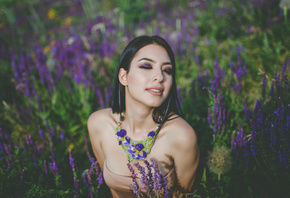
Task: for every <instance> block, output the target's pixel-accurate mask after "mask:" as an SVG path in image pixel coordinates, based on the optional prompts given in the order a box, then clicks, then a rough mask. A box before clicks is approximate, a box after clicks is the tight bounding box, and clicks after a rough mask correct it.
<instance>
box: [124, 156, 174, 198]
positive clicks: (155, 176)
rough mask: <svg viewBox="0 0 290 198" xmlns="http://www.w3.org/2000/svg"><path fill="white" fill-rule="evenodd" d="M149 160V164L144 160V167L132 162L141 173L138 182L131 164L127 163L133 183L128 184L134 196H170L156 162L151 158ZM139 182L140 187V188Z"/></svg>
mask: <svg viewBox="0 0 290 198" xmlns="http://www.w3.org/2000/svg"><path fill="white" fill-rule="evenodd" d="M150 161H151V164H150V162H148V161H147V160H144V163H145V164H146V168H145V167H143V166H141V165H140V164H139V163H134V166H135V167H136V168H137V169H138V172H139V174H140V175H141V178H140V182H139V181H138V180H137V173H136V172H135V170H134V169H133V167H132V166H131V164H130V163H128V164H127V165H128V168H129V170H130V171H131V173H132V181H133V184H131V185H130V188H131V190H132V191H133V193H134V195H136V197H165V198H166V197H170V193H169V188H168V186H167V182H166V179H165V177H164V176H163V175H162V173H161V171H160V169H159V168H158V163H157V162H156V161H155V160H154V159H152V158H151V159H150ZM146 169H147V171H146ZM140 184H141V186H142V188H140V187H141V186H140Z"/></svg>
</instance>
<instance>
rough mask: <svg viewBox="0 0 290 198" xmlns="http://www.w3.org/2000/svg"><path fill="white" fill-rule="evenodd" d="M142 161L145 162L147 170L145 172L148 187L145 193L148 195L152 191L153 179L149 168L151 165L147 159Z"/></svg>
mask: <svg viewBox="0 0 290 198" xmlns="http://www.w3.org/2000/svg"><path fill="white" fill-rule="evenodd" d="M144 163H145V164H146V168H147V170H148V172H147V175H146V176H147V181H148V182H147V185H148V188H147V192H146V193H147V194H148V195H151V194H152V193H153V181H152V176H153V175H152V168H151V165H150V163H149V162H148V161H147V160H144Z"/></svg>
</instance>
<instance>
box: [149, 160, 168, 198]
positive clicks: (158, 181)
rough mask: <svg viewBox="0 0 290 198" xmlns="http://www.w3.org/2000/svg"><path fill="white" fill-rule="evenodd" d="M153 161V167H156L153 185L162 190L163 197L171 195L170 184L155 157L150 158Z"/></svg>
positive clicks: (158, 190)
mask: <svg viewBox="0 0 290 198" xmlns="http://www.w3.org/2000/svg"><path fill="white" fill-rule="evenodd" d="M150 161H151V162H152V167H153V169H154V174H153V180H154V184H153V187H154V189H155V191H157V192H160V193H158V194H161V195H162V196H163V197H169V191H168V186H167V183H166V180H165V177H164V176H163V175H162V173H161V171H160V170H159V168H158V163H157V162H156V161H155V160H154V159H152V158H151V159H150Z"/></svg>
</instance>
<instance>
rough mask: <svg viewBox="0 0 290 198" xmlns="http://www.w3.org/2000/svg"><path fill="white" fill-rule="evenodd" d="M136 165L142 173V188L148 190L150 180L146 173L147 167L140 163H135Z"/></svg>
mask: <svg viewBox="0 0 290 198" xmlns="http://www.w3.org/2000/svg"><path fill="white" fill-rule="evenodd" d="M134 166H135V167H136V168H137V169H138V171H139V173H140V174H141V179H140V180H141V185H142V189H143V190H146V192H147V191H148V186H147V184H148V180H147V175H146V173H145V168H144V167H142V166H140V164H139V163H134Z"/></svg>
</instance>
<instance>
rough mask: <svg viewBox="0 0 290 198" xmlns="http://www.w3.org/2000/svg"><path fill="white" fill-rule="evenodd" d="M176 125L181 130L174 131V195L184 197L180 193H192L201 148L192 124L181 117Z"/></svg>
mask: <svg viewBox="0 0 290 198" xmlns="http://www.w3.org/2000/svg"><path fill="white" fill-rule="evenodd" d="M176 127H178V129H179V130H178V131H175V133H174V143H173V148H174V149H173V150H172V152H173V155H172V156H173V159H174V165H175V171H176V176H177V185H176V188H175V192H174V197H184V196H181V195H180V194H186V193H192V187H193V184H194V181H195V177H196V172H197V168H198V164H199V150H198V144H197V136H196V133H195V131H194V130H193V129H192V128H191V126H190V125H189V124H188V123H187V122H185V121H184V120H182V119H181V120H179V121H178V122H177V125H176ZM174 128H175V127H174ZM177 193H178V195H177Z"/></svg>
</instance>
